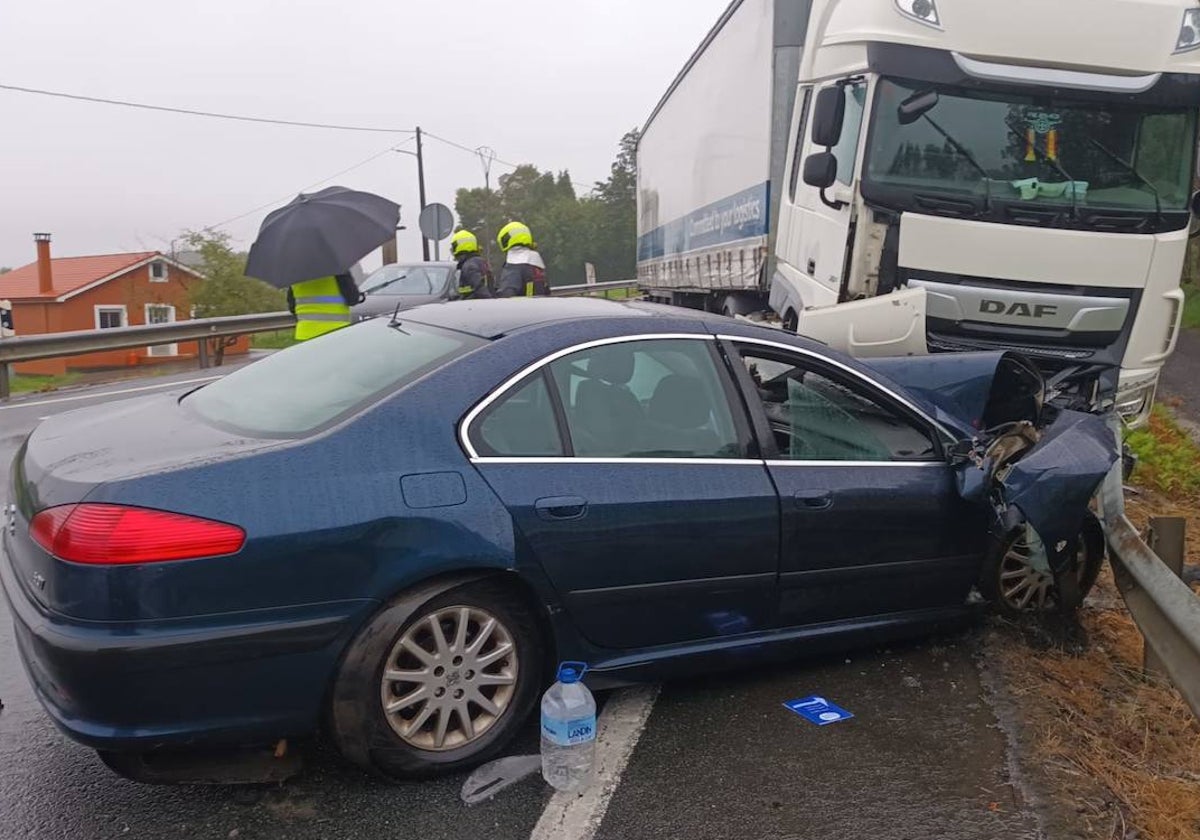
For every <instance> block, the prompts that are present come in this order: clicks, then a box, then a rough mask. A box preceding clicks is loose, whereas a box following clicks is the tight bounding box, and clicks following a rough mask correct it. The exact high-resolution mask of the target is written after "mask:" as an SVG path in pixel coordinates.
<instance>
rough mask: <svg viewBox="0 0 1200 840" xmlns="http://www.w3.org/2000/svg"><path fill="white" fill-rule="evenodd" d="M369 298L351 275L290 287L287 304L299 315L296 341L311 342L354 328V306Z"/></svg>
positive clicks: (325, 278) (326, 278) (293, 312)
mask: <svg viewBox="0 0 1200 840" xmlns="http://www.w3.org/2000/svg"><path fill="white" fill-rule="evenodd" d="M365 299H366V298H365V296H364V295H363V293H362V292H360V291H359V290H358V284H357V283H356V282H355V281H354V277H353V276H352V275H351V273H350V272H346V273H344V274H338V275H336V276H334V277H318V278H317V279H315V280H305V281H304V282H302V283H296V284H294V285H292V286H290V287H289V288H288V291H287V304H288V311H290V312H291V313H292V314H293V315H295V316H296V340H297V341H308V340H309V339H311V338H316V337H317V336H321V335H325V334H326V333H330V332H333V331H334V330H340V329H341V328H342V327H348V326H350V321H351V316H350V307H351V306H354V305H356V304H359V303H362V302H363V301H364V300H365Z"/></svg>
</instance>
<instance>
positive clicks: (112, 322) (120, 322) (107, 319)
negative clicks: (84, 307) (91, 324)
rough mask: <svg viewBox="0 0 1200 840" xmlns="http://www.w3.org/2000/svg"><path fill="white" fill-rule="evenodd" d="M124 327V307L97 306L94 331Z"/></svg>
mask: <svg viewBox="0 0 1200 840" xmlns="http://www.w3.org/2000/svg"><path fill="white" fill-rule="evenodd" d="M124 326H126V317H125V307H124V306H97V307H96V329H98V330H115V329H119V328H121V327H124Z"/></svg>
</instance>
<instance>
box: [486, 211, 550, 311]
mask: <svg viewBox="0 0 1200 840" xmlns="http://www.w3.org/2000/svg"><path fill="white" fill-rule="evenodd" d="M496 242H498V243H499V244H500V250H502V251H503V252H504V253H505V260H504V269H503V270H502V271H501V272H500V282H499V284H498V285H497V287H496V296H497V297H521V296H524V297H537V296H542V295H549V294H550V284H549V283H548V282H547V280H546V263H545V262H543V261H542V255H541V254H539V253H538V251H537V245H535V244H534V241H533V234H532V233H531V232H530V230H529V228H528V227H527V226H526V225H523V224H521V223H520V222H509V223H508V224H506V225H505V226H504V227H502V228H500V233H499V234H498V235H497V236H496Z"/></svg>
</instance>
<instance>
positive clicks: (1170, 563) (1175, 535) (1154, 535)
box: [1142, 516, 1187, 679]
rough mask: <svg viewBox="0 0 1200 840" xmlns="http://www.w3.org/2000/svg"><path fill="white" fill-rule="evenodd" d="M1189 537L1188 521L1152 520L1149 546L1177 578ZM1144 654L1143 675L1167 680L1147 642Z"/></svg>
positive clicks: (1181, 568) (1180, 571)
mask: <svg viewBox="0 0 1200 840" xmlns="http://www.w3.org/2000/svg"><path fill="white" fill-rule="evenodd" d="M1186 535H1187V520H1186V519H1184V518H1182V517H1178V516H1162V517H1156V518H1154V519H1151V520H1150V534H1149V537H1148V539H1147V540H1146V542H1147V544H1148V545H1149V546H1150V548H1151V549H1153V551H1154V553H1155V554H1157V555H1158V557H1159V559H1160V560H1162V561H1163V564H1164V565H1166V567H1167V568H1168V569H1170V570H1171V573H1172V574H1174V575H1175V576H1176V577H1180V578H1181V577H1183V555H1184V543H1185V541H1186ZM1143 651H1144V652H1143V654H1142V673H1143V674H1145V675H1146V676H1155V677H1162V678H1164V679H1165V678H1167V670H1166V667H1165V666H1164V665H1163V663H1162V660H1160V659H1159V658H1158V655H1157V654H1155V653H1154V651H1153V650H1151V648H1150V643H1149V642H1148V641H1147V642H1146V643H1145V647H1144V649H1143Z"/></svg>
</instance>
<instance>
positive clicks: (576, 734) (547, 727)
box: [542, 715, 596, 747]
mask: <svg viewBox="0 0 1200 840" xmlns="http://www.w3.org/2000/svg"><path fill="white" fill-rule="evenodd" d="M542 735H543V736H544V737H545V738H546V740H547V741H549V742H550V743H552V744H556V745H558V746H560V747H571V746H574V745H575V744H586V743H587V742H588V741H592V740H594V739H595V737H596V718H595V716H594V715H593V716H592V717H585V718H575V719H574V720H551V719H550V718H547V717H543V718H542Z"/></svg>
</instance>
